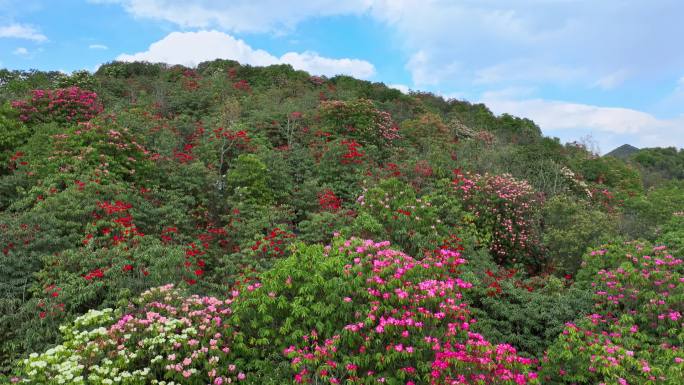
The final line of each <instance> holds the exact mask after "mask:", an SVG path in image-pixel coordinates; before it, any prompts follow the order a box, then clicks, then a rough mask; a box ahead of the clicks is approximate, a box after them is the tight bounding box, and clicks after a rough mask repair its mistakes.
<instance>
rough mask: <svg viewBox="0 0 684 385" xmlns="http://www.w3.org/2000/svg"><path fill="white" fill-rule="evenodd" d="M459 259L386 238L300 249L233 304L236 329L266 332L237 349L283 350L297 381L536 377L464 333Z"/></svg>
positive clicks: (524, 362) (503, 351)
mask: <svg viewBox="0 0 684 385" xmlns="http://www.w3.org/2000/svg"><path fill="white" fill-rule="evenodd" d="M463 263H465V260H464V259H463V258H461V257H460V255H459V253H458V252H455V251H452V250H442V251H441V252H439V253H437V254H436V255H435V256H433V257H427V258H425V259H423V260H422V261H418V260H415V259H413V258H412V257H410V256H408V255H406V254H404V253H401V252H399V251H395V250H392V249H390V248H389V242H373V241H361V240H348V241H344V240H342V239H339V238H337V239H336V240H335V241H334V242H333V244H332V245H331V246H328V247H326V249H325V252H324V253H323V250H321V249H320V248H319V247H318V246H314V247H303V246H299V248H298V250H297V251H296V252H295V254H294V255H293V256H291V257H290V258H288V259H286V260H283V261H281V262H280V263H278V264H277V265H276V266H275V268H274V269H273V270H271V271H269V272H267V273H265V274H264V276H263V278H262V281H261V284H260V285H259V287H255V288H254V290H253V291H248V292H247V293H245V294H244V295H245V297H244V298H241V300H240V301H238V302H236V304H235V307H234V314H235V315H236V316H237V317H239V319H240V320H241V321H242V325H241V332H243V333H245V334H246V335H258V336H261V337H262V338H261V339H257V340H254V341H255V343H256V345H255V346H251V347H250V346H248V345H237V344H236V345H235V348H234V349H235V351H243V350H242V349H244V352H245V353H243V354H249V355H253V357H254V359H259V358H260V359H264V358H265V357H267V352H268V349H271V348H274V347H281V349H283V353H284V354H286V355H287V356H288V357H289V358H290V360H291V365H292V370H293V371H294V380H295V382H296V383H329V384H337V383H377V382H380V383H382V382H387V383H401V384H411V383H413V384H418V383H433V384H442V383H452V382H453V383H463V384H470V383H472V384H476V383H481V381H484V382H485V383H487V382H495V383H501V384H508V383H510V384H526V383H536V379H535V378H536V375H535V373H534V372H532V371H531V370H530V367H531V365H532V364H533V361H532V360H530V359H526V358H522V357H519V356H518V355H517V354H516V351H515V349H514V348H512V347H511V346H509V345H505V344H502V345H492V344H490V343H489V342H487V341H486V340H485V339H484V338H483V337H482V336H481V335H479V334H477V333H472V332H470V331H469V328H470V325H471V324H472V323H473V322H475V320H473V319H472V317H471V316H470V311H469V308H468V306H467V305H466V304H465V303H463V302H462V300H461V298H462V291H463V290H467V289H468V288H470V287H471V284H470V283H468V282H465V281H463V280H461V279H460V278H458V271H459V266H461V265H462V264H463ZM307 265H312V266H316V269H315V270H312V271H310V272H309V271H305V270H304V269H300V268H296V266H307ZM264 349H266V351H264Z"/></svg>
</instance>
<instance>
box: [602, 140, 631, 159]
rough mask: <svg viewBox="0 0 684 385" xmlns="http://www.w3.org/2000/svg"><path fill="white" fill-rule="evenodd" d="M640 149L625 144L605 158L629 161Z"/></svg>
mask: <svg viewBox="0 0 684 385" xmlns="http://www.w3.org/2000/svg"><path fill="white" fill-rule="evenodd" d="M638 151H639V149H638V148H636V147H634V146H632V145H631V144H623V145H622V146H620V147H618V148H616V149H614V150H613V151H611V152H609V153H607V154H606V155H604V156H612V157H615V158H619V159H622V160H625V159H629V157H630V156H631V155H633V154H634V153H636V152H638Z"/></svg>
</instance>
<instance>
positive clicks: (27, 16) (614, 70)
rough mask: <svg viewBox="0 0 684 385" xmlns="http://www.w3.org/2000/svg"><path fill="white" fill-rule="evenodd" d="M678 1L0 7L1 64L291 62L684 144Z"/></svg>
mask: <svg viewBox="0 0 684 385" xmlns="http://www.w3.org/2000/svg"><path fill="white" fill-rule="evenodd" d="M682 15H684V2H682V1H680V0H651V1H641V0H602V1H595V0H452V1H446V0H346V1H338V0H308V1H305V0H289V1H288V0H232V1H218V0H196V1H193V0H183V1H180V0H60V1H55V0H21V1H19V0H0V67H5V68H10V69H29V68H36V69H41V70H62V71H66V72H70V71H73V70H76V69H88V70H91V71H92V70H94V69H96V68H97V67H98V66H99V65H100V64H102V63H105V62H108V61H112V60H149V61H165V62H173V63H180V64H185V65H194V64H196V63H199V62H201V61H204V60H210V59H213V58H216V57H222V58H232V59H236V60H238V61H240V62H243V63H249V64H253V65H268V64H274V63H288V64H291V65H292V66H294V67H295V68H298V69H304V70H307V71H309V72H312V73H316V74H323V75H329V76H332V75H335V74H338V73H345V74H350V75H353V76H356V77H360V78H364V79H368V80H372V81H381V82H384V83H386V84H389V85H392V86H393V87H396V88H399V89H402V90H404V91H406V90H408V89H415V90H423V91H431V92H434V93H437V94H440V95H443V96H445V97H447V98H458V99H466V100H469V101H472V102H484V103H486V104H487V106H489V107H490V109H492V110H493V111H494V112H495V113H498V114H500V113H511V114H514V115H518V116H524V117H529V118H531V119H533V120H535V121H536V122H537V123H538V124H539V125H540V126H541V128H542V130H543V131H544V133H545V134H546V135H549V136H556V137H560V138H561V139H562V140H563V141H572V140H580V139H583V138H588V137H590V138H591V141H592V142H593V143H595V144H596V145H597V146H598V148H599V149H600V151H601V152H606V151H609V150H611V149H612V148H613V147H616V146H618V145H620V144H623V143H631V144H633V145H636V146H638V147H647V146H677V147H684V43H683V42H682V40H681V37H682V36H684V23H682V21H681V17H682Z"/></svg>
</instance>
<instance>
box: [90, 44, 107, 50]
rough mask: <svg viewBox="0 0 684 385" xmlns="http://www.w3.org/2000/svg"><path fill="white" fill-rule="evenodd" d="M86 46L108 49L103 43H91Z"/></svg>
mask: <svg viewBox="0 0 684 385" xmlns="http://www.w3.org/2000/svg"><path fill="white" fill-rule="evenodd" d="M88 48H90V49H101V50H106V49H109V47H107V46H106V45H104V44H91V45H89V46H88Z"/></svg>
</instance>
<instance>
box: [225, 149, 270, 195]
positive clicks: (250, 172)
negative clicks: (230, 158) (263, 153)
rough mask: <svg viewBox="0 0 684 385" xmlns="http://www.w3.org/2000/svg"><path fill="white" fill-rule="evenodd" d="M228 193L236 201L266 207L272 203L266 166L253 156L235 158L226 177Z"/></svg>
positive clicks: (246, 155)
mask: <svg viewBox="0 0 684 385" xmlns="http://www.w3.org/2000/svg"><path fill="white" fill-rule="evenodd" d="M226 182H227V187H228V191H230V192H231V193H232V195H233V196H234V197H235V198H234V199H235V200H236V201H243V202H258V203H260V204H264V205H268V204H270V203H272V202H273V199H274V196H273V191H272V190H271V188H270V183H269V175H268V169H267V168H266V164H264V162H263V161H262V160H261V159H259V158H258V157H257V156H256V155H254V154H243V155H240V156H238V157H237V159H236V160H235V163H234V164H233V166H232V168H231V170H230V171H228V175H227V176H226Z"/></svg>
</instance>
